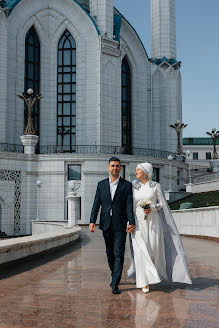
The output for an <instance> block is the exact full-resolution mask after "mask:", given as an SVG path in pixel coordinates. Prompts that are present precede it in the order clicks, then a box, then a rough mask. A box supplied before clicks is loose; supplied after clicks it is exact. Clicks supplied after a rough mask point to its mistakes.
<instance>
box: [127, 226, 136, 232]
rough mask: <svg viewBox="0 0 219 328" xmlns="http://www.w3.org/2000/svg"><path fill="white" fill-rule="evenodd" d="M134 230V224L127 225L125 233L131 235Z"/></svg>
mask: <svg viewBox="0 0 219 328" xmlns="http://www.w3.org/2000/svg"><path fill="white" fill-rule="evenodd" d="M134 230H135V225H134V224H128V225H127V229H126V231H127V232H129V233H133V232H134Z"/></svg>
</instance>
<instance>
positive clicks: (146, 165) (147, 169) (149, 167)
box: [136, 163, 153, 180]
mask: <svg viewBox="0 0 219 328" xmlns="http://www.w3.org/2000/svg"><path fill="white" fill-rule="evenodd" d="M136 168H137V169H141V170H142V171H144V173H145V174H147V176H148V179H149V180H151V179H152V175H153V167H152V165H151V164H150V163H140V164H138V165H137V167H136Z"/></svg>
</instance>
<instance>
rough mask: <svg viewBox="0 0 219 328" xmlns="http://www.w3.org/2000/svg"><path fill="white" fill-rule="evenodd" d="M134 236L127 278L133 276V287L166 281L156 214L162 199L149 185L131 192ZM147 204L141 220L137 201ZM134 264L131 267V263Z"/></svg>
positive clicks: (160, 235) (160, 225)
mask: <svg viewBox="0 0 219 328" xmlns="http://www.w3.org/2000/svg"><path fill="white" fill-rule="evenodd" d="M133 198H134V212H135V220H136V223H135V224H136V226H135V232H134V233H133V234H131V242H132V249H133V256H132V264H131V267H130V269H129V271H128V276H129V277H131V276H133V275H132V273H133V272H135V280H136V287H137V288H142V287H144V286H146V285H148V284H156V283H159V282H161V281H162V280H168V278H167V272H166V260H165V246H164V235H163V228H162V224H161V218H160V215H159V214H158V210H159V209H161V208H162V197H161V195H160V194H159V190H158V188H153V187H151V185H150V183H149V182H147V183H146V184H142V183H140V184H138V189H134V191H133ZM142 200H146V201H150V202H151V205H150V206H151V212H150V214H149V215H148V216H147V219H146V220H145V219H144V217H145V214H144V210H143V209H142V207H141V206H140V205H139V204H138V202H139V201H142ZM133 262H134V263H133Z"/></svg>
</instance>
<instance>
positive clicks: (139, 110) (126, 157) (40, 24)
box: [0, 0, 187, 235]
mask: <svg viewBox="0 0 219 328" xmlns="http://www.w3.org/2000/svg"><path fill="white" fill-rule="evenodd" d="M145 19H146V18H145ZM151 42H152V45H151V48H152V54H151V58H149V57H148V55H147V52H146V50H145V48H144V46H143V44H142V42H141V40H140V39H139V37H138V35H137V33H136V31H135V30H134V28H133V27H132V26H131V25H130V23H129V22H128V21H127V20H126V19H125V18H124V17H123V16H122V14H121V13H120V12H119V11H118V10H117V9H115V8H114V3H113V0H78V1H76V0H38V1H34V0H5V1H4V0H3V1H0V85H1V87H0V230H1V231H3V232H5V233H6V234H7V235H26V234H30V233H31V222H32V220H36V219H38V220H44V221H63V220H67V216H68V213H67V200H66V196H67V194H68V190H69V189H68V187H69V183H70V182H71V181H75V182H76V183H77V184H78V185H80V187H79V189H78V191H77V192H78V196H79V197H80V204H79V205H78V206H79V210H78V223H79V224H86V223H88V222H89V215H90V209H91V206H92V202H93V198H94V194H95V189H96V184H97V182H98V181H99V180H101V179H103V178H105V177H106V176H107V171H106V166H107V160H108V158H109V157H110V156H111V155H117V156H119V157H120V159H121V161H122V165H123V170H122V175H123V176H124V177H125V178H126V179H128V180H130V181H132V180H133V179H134V176H135V174H134V173H135V166H136V164H137V163H139V162H142V161H149V162H151V163H152V164H153V166H154V172H155V179H157V180H159V182H160V183H161V184H162V186H163V188H164V189H165V190H167V189H173V190H180V189H182V188H183V180H184V177H185V176H186V175H187V170H186V164H185V163H184V162H183V158H182V157H180V156H175V155H174V153H175V150H176V134H175V131H173V129H171V128H169V125H170V124H173V123H175V122H176V121H177V120H181V119H182V104H181V75H180V62H179V61H177V59H176V35H175V0H151ZM29 88H32V89H33V90H34V92H35V94H38V93H40V94H42V96H43V98H42V99H41V100H40V101H39V102H37V103H36V104H35V107H34V110H33V113H32V120H33V124H34V129H35V131H36V134H37V135H38V136H39V142H38V144H37V146H36V152H35V154H31V153H28V152H27V151H26V152H25V151H24V150H23V145H22V143H21V138H20V137H21V136H22V135H23V134H24V128H25V125H26V122H27V109H26V108H25V106H24V102H23V101H21V99H19V98H18V97H17V95H20V94H22V92H26V90H27V89H29ZM169 154H173V157H174V159H173V161H172V163H171V170H172V171H171V173H170V163H169V162H168V160H167V157H168V155H169ZM170 175H172V179H171V186H170Z"/></svg>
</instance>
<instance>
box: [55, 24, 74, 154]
mask: <svg viewBox="0 0 219 328" xmlns="http://www.w3.org/2000/svg"><path fill="white" fill-rule="evenodd" d="M67 54H68V56H67ZM69 56H70V57H69ZM65 60H66V61H67V60H70V62H69V63H66V61H65ZM76 88H77V84H76V43H75V40H74V38H73V36H72V35H71V33H70V32H69V31H68V30H67V29H66V30H65V32H64V33H63V34H62V36H61V38H60V40H59V43H58V48H57V141H56V142H57V145H58V146H63V151H64V152H75V151H76V125H77V124H76V119H77V117H76V91H77V90H76ZM67 104H68V105H67ZM68 107H69V109H68ZM66 139H67V140H66Z"/></svg>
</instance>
